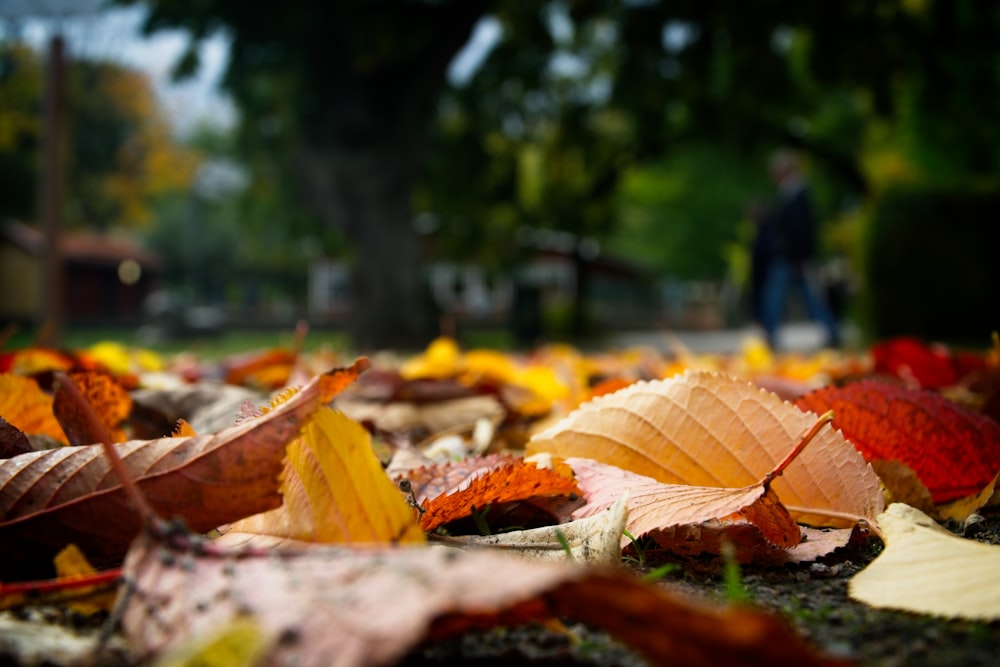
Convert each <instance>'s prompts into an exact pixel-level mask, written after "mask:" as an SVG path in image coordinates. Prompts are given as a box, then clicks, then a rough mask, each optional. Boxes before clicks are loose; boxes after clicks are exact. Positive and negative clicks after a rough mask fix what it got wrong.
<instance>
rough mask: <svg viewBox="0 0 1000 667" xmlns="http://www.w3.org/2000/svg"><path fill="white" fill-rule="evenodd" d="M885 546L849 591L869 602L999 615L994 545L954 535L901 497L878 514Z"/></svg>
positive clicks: (939, 612)
mask: <svg viewBox="0 0 1000 667" xmlns="http://www.w3.org/2000/svg"><path fill="white" fill-rule="evenodd" d="M878 523H879V526H880V527H881V529H882V533H883V535H884V536H885V540H886V547H885V551H883V552H882V553H881V554H880V555H879V557H878V558H876V559H875V560H874V561H873V562H872V563H871V565H869V566H868V567H867V568H865V569H864V570H862V571H861V572H859V573H858V574H857V575H855V577H854V578H853V579H852V580H851V582H850V586H849V589H848V590H849V593H850V595H851V597H852V598H854V599H855V600H860V601H861V602H864V603H866V604H869V605H871V606H873V607H887V608H891V609H903V610H906V611H913V612H917V613H921V614H931V615H934V616H946V617H950V618H967V619H979V620H988V621H994V620H997V619H1000V546H995V545H989V544H983V543H981V542H976V541H974V540H968V539H965V538H962V537H958V536H957V535H954V534H952V533H950V532H948V531H947V530H945V529H944V528H942V527H941V526H939V525H938V524H937V523H935V522H934V520H933V519H931V518H930V517H929V516H927V515H926V514H924V513H923V512H921V511H920V510H917V509H914V508H913V507H910V506H909V505H904V504H902V503H893V504H892V505H890V506H889V508H888V509H887V510H886V511H885V512H883V513H882V514H880V515H879V517H878Z"/></svg>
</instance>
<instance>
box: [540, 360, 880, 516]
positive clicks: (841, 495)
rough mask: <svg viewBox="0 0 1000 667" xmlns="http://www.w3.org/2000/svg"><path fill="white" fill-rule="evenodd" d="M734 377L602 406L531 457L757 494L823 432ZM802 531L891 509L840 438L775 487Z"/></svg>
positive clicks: (625, 396) (682, 381)
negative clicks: (813, 432) (805, 439)
mask: <svg viewBox="0 0 1000 667" xmlns="http://www.w3.org/2000/svg"><path fill="white" fill-rule="evenodd" d="M815 420H816V417H815V415H811V414H808V413H806V412H803V411H802V410H799V409H798V408H796V407H795V406H794V405H791V404H790V403H786V402H784V401H782V400H781V399H779V398H778V397H777V396H775V395H774V394H771V393H769V392H766V391H764V390H761V389H759V388H757V387H755V386H753V385H751V384H750V383H748V382H746V381H744V380H740V379H737V378H734V377H731V376H727V375H723V374H719V373H712V372H707V371H687V372H685V373H684V374H683V375H679V376H676V377H674V378H671V379H669V380H660V381H653V382H639V383H637V384H634V385H632V386H630V387H628V388H626V389H622V390H621V391H618V392H615V393H613V394H608V395H606V396H602V397H599V398H596V399H594V400H592V401H590V402H588V403H585V404H583V405H581V406H580V408H578V409H577V410H576V411H574V412H573V413H571V414H570V415H569V416H567V417H566V418H564V419H563V420H562V421H560V422H559V423H557V424H556V425H554V426H552V427H550V428H549V429H547V430H546V431H544V432H542V433H539V434H537V435H536V436H535V437H533V438H532V439H531V441H530V442H529V444H528V449H527V451H528V453H529V454H532V453H536V452H550V453H552V454H554V455H556V456H559V457H563V458H570V457H579V458H589V459H595V460H597V461H601V462H603V463H607V464H610V465H614V466H617V467H619V468H622V469H624V470H630V471H632V472H635V473H637V474H640V475H645V476H647V477H652V478H653V479H655V480H657V481H659V482H664V483H668V484H690V485H692V486H703V487H709V486H716V487H729V488H740V487H745V486H749V485H752V484H755V483H756V482H758V481H759V480H761V479H762V478H763V477H764V476H765V475H766V474H767V473H768V471H770V470H772V469H773V468H774V467H775V466H776V465H777V464H778V462H779V461H781V460H782V459H783V458H784V456H785V455H786V454H787V453H788V452H789V451H790V450H791V448H792V445H793V444H794V443H795V441H796V439H797V438H799V437H800V436H801V435H802V434H803V433H805V432H806V430H807V429H809V427H810V426H812V425H813V423H814V422H815ZM772 488H773V489H774V491H775V493H777V495H778V498H779V499H780V501H781V503H782V504H783V505H784V506H785V507H786V508H787V509H788V510H789V512H790V513H791V514H792V516H793V518H795V519H796V521H798V522H800V523H805V524H809V525H816V526H835V527H850V526H852V525H854V524H855V523H856V522H857V521H858V520H859V519H864V520H867V521H869V522H872V521H874V518H875V516H876V515H877V514H878V513H879V512H880V511H881V509H882V506H883V501H882V493H881V490H880V489H879V485H878V479H877V477H876V476H875V473H874V472H873V471H872V469H871V466H869V465H868V464H867V463H866V462H865V461H864V459H863V458H862V456H861V455H860V454H859V453H858V452H857V450H855V449H854V447H853V446H852V445H851V444H850V443H848V442H847V441H846V440H844V437H843V436H842V435H841V434H840V433H839V432H837V431H834V430H832V429H825V430H824V431H822V432H821V433H819V434H818V435H817V436H816V438H815V439H814V441H813V443H812V444H811V445H810V446H809V447H807V448H806V449H805V451H803V452H802V453H801V455H799V457H798V458H797V459H796V460H795V462H794V463H793V464H792V465H790V466H789V467H788V469H787V470H786V471H785V472H784V473H783V474H782V476H781V477H780V478H778V479H776V480H775V481H774V483H773V485H772Z"/></svg>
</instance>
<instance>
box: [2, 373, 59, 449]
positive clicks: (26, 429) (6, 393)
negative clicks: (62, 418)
mask: <svg viewBox="0 0 1000 667" xmlns="http://www.w3.org/2000/svg"><path fill="white" fill-rule="evenodd" d="M0 417H3V418H4V419H6V420H7V422H8V423H10V424H11V425H13V426H14V427H15V428H17V429H18V430H20V431H21V432H22V433H25V434H27V435H46V436H49V437H51V438H54V439H55V440H57V441H59V442H61V443H63V444H68V442H69V441H68V440H67V439H66V434H65V433H64V432H63V429H62V426H60V425H59V422H58V421H56V417H55V414H53V412H52V397H51V396H49V395H48V394H46V393H45V392H43V391H42V390H41V388H40V387H39V386H38V383H37V382H36V381H35V380H34V379H32V378H29V377H23V376H21V375H12V374H10V373H3V374H0Z"/></svg>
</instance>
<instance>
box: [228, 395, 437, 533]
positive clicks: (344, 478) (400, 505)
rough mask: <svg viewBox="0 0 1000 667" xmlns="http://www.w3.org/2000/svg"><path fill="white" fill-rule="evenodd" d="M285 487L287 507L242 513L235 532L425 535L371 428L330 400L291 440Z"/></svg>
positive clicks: (284, 500)
mask: <svg viewBox="0 0 1000 667" xmlns="http://www.w3.org/2000/svg"><path fill="white" fill-rule="evenodd" d="M281 495H282V499H283V502H282V505H281V507H278V508H277V509H273V510H270V511H268V512H265V513H263V514H257V515H254V516H251V517H247V518H245V519H241V520H240V521H237V522H236V523H234V524H233V525H232V526H231V527H230V530H229V533H231V534H237V533H243V534H251V535H253V534H262V535H270V536H273V537H281V538H287V539H291V540H299V541H305V542H325V543H347V542H354V543H358V542H361V543H369V544H395V543H414V542H423V541H424V533H423V531H422V530H421V529H420V525H419V524H418V522H417V517H416V512H415V511H414V509H413V508H411V507H409V506H408V505H407V504H406V501H405V499H404V498H403V495H402V493H400V491H399V488H398V487H397V486H396V485H395V484H393V483H392V481H391V480H390V479H389V477H388V476H387V475H386V474H385V472H384V471H383V469H382V466H381V464H380V463H379V462H378V459H377V458H375V454H374V452H373V451H372V447H371V437H370V436H369V435H368V432H367V431H365V429H364V428H363V427H362V426H361V425H360V424H358V423H357V422H354V421H352V420H350V419H348V418H347V417H346V416H344V415H343V414H341V413H339V412H335V411H333V410H331V409H329V408H320V410H319V411H318V412H317V414H316V415H314V416H313V418H312V419H311V420H310V421H309V423H308V424H306V426H305V427H303V429H302V432H301V434H300V435H299V437H298V438H296V439H295V440H294V441H293V442H292V443H291V444H290V445H289V446H288V454H287V460H286V462H285V467H284V470H283V472H282V473H281ZM227 536H228V534H227ZM230 539H232V537H230Z"/></svg>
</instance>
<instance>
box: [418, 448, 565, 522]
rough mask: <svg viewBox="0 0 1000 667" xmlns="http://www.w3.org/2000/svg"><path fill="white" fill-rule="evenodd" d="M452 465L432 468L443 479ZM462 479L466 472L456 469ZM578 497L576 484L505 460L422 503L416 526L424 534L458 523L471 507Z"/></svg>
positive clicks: (547, 471) (520, 462)
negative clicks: (421, 510)
mask: <svg viewBox="0 0 1000 667" xmlns="http://www.w3.org/2000/svg"><path fill="white" fill-rule="evenodd" d="M451 465H452V464H445V465H443V466H438V467H435V468H436V469H439V470H441V471H442V474H443V475H445V476H447V475H448V469H449V468H450V467H451ZM459 467H460V469H462V470H463V473H462V475H463V476H465V475H466V474H467V468H464V467H462V466H459ZM570 493H579V489H578V488H577V485H576V482H575V481H574V480H573V479H572V478H569V477H566V476H564V475H561V474H560V473H558V472H556V471H554V470H550V469H548V468H539V467H537V466H536V465H535V464H534V463H528V462H525V461H524V460H523V459H513V458H511V459H508V460H506V461H505V462H503V463H501V464H500V465H497V466H491V467H490V468H488V469H487V470H485V471H481V472H479V473H477V474H475V476H473V477H472V478H471V479H466V480H463V481H462V482H461V483H460V484H459V485H458V486H457V487H453V488H451V489H450V490H449V491H447V492H445V493H443V494H441V495H438V496H436V497H434V498H433V499H430V500H425V501H424V502H423V505H422V506H423V508H424V513H423V514H422V515H421V517H420V525H421V527H422V528H423V529H424V530H427V531H430V530H434V529H435V528H437V527H438V526H441V525H444V524H446V523H448V522H449V521H454V520H456V519H461V518H464V517H467V516H469V515H470V514H471V513H472V508H473V507H479V508H483V507H486V506H488V505H493V504H495V503H503V502H511V501H514V500H527V499H528V498H533V497H535V496H556V495H564V494H570Z"/></svg>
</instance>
